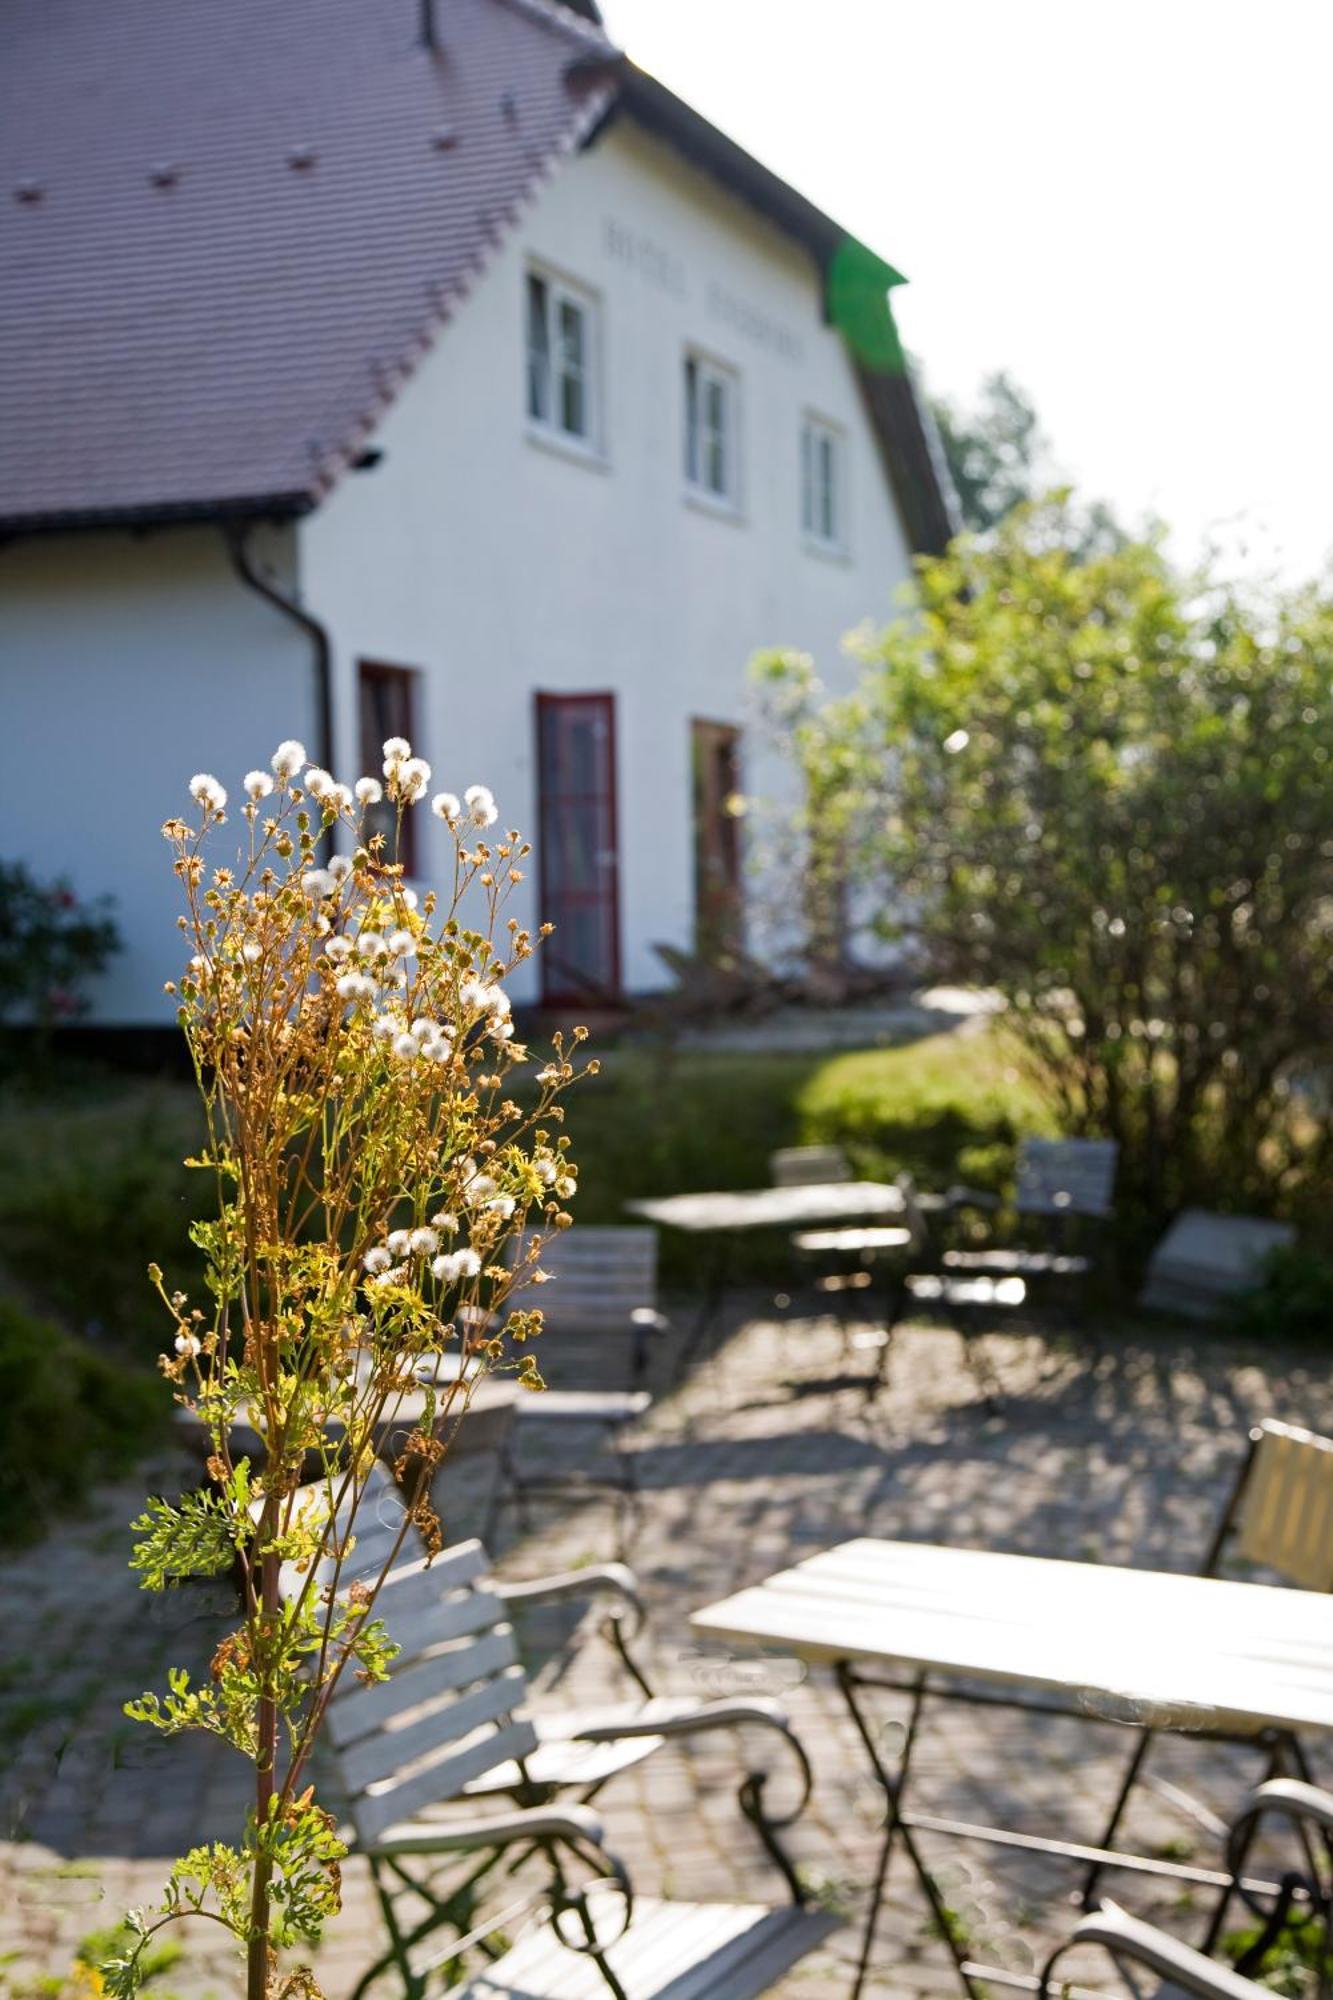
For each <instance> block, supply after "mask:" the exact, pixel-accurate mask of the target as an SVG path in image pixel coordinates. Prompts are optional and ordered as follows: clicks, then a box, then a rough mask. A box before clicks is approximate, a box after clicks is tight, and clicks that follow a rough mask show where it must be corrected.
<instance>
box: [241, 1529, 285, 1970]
mask: <svg viewBox="0 0 1333 2000" xmlns="http://www.w3.org/2000/svg"><path fill="white" fill-rule="evenodd" d="M272 1507H273V1502H272V1500H271V1499H270V1500H269V1502H268V1505H267V1506H266V1507H265V1510H264V1525H263V1527H262V1528H261V1530H260V1533H261V1536H262V1538H263V1540H264V1541H267V1540H269V1539H270V1537H271V1536H272V1534H273V1532H274V1529H273V1525H272V1524H271V1523H270V1521H269V1518H268V1517H269V1514H270V1513H271V1511H272ZM260 1561H261V1565H262V1567H261V1571H260V1615H259V1624H260V1630H261V1633H262V1635H263V1643H264V1645H265V1648H266V1649H267V1645H268V1639H269V1634H270V1633H271V1632H272V1631H273V1629H274V1626H275V1624H276V1622H277V1619H278V1615H279V1605H278V1568H279V1557H278V1555H277V1553H276V1552H270V1553H267V1554H265V1555H264V1556H262V1557H261V1558H260ZM258 1729H259V1749H258V1755H257V1757H256V1759H255V1824H256V1828H257V1832H258V1837H259V1839H260V1841H261V1842H263V1841H264V1840H265V1836H266V1829H267V1826H268V1815H269V1805H270V1801H271V1800H272V1798H273V1793H274V1789H275V1776H276V1773H275V1770H274V1766H275V1763H276V1760H277V1750H278V1708H277V1703H276V1702H275V1700H274V1698H273V1693H272V1689H271V1684H270V1681H269V1673H268V1671H266V1673H265V1692H264V1693H263V1695H262V1696H261V1697H260V1701H259V1714H258ZM272 1872H273V1864H272V1861H271V1860H270V1858H269V1855H268V1853H267V1851H261V1852H260V1853H259V1854H257V1855H256V1856H255V1873H254V1883H253V1889H252V1894H251V1898H250V1946H249V1952H248V1955H247V1961H246V1968H247V1969H246V1982H245V2000H267V1996H268V1988H269V1971H270V1966H271V1952H270V1949H269V1937H268V1926H269V1897H268V1890H269V1881H270V1878H271V1876H272Z"/></svg>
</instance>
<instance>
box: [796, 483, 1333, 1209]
mask: <svg viewBox="0 0 1333 2000" xmlns="http://www.w3.org/2000/svg"><path fill="white" fill-rule="evenodd" d="M1075 529H1076V523H1075V521H1074V519H1073V516H1072V513H1071V509H1070V506H1069V504H1068V502H1067V501H1066V500H1065V499H1063V498H1061V497H1058V496H1057V497H1055V498H1053V499H1052V500H1050V501H1048V502H1046V503H1043V504H1041V505H1038V506H1034V507H1028V508H1020V509H1019V510H1018V511H1017V512H1016V513H1014V514H1012V515H1010V516H1009V517H1008V518H1006V519H1005V520H1004V521H1003V522H1002V523H1001V525H1000V526H999V527H998V528H996V529H995V531H994V532H993V534H992V535H991V536H989V537H988V538H987V539H985V540H984V541H981V540H972V539H968V538H963V539H961V540H959V541H957V542H955V543H954V544H953V545H952V547H951V548H950V549H949V551H948V552H947V553H946V554H945V555H943V556H941V557H940V558H938V559H936V560H930V561H925V562H923V563H922V564H921V565H920V570H919V587H918V598H917V603H916V605H915V607H914V610H913V612H912V614H911V615H910V616H909V617H906V618H904V619H903V620H902V621H900V622H899V623H897V624H895V625H894V626H892V627H891V628H890V630H889V631H888V632H886V633H885V634H884V635H883V637H882V638H881V639H880V640H879V641H878V642H877V643H876V644H875V645H874V646H873V647H872V648H871V649H869V651H868V654H867V663H866V669H865V676H864V679H863V682H862V685H861V687H860V689H859V691H858V693H857V695H856V696H855V697H854V698H851V699H844V700H842V701H841V702H838V703H834V704H832V705H830V706H828V707H825V706H824V705H823V704H822V703H821V700H820V697H819V693H818V689H817V687H816V686H814V685H813V684H812V683H811V680H810V672H809V664H808V662H806V661H804V660H803V659H801V658H799V657H796V658H793V659H792V660H791V662H790V664H789V666H787V667H785V668H784V665H783V662H782V661H781V660H780V659H779V660H774V659H773V658H771V657H770V658H769V659H767V660H765V661H764V662H763V664H762V667H761V670H760V671H761V675H762V678H763V680H764V683H765V684H766V685H767V686H768V687H769V689H770V690H773V689H775V688H776V689H777V691H778V695H777V696H775V697H774V699H777V698H779V697H781V696H782V694H783V690H784V689H786V690H787V691H788V693H790V691H791V690H793V689H794V690H795V692H796V696H797V698H798V701H797V705H798V708H799V709H800V713H798V714H797V716H796V717H795V719H794V721H793V723H792V725H791V726H792V733H793V736H794V739H795V740H797V741H798V742H799V743H800V744H801V745H802V746H803V748H802V752H801V754H802V757H803V759H804V760H807V761H808V759H809V758H810V757H811V756H813V757H814V759H815V761H816V764H817V765H818V766H819V767H820V768H821V769H822V768H824V767H825V766H827V767H828V768H836V769H837V771H838V772H839V773H840V774H842V783H841V796H840V804H839V811H840V813H841V814H842V815H843V816H844V817H846V816H847V815H848V814H850V816H851V819H852V821H853V823H854V826H855V831H856V838H855V841H854V842H852V843H851V845H850V847H849V854H850V858H851V859H852V860H853V861H854V862H855V863H856V864H857V866H858V868H859V871H860V873H861V876H862V879H863V883H873V884H876V885H877V886H878V908H879V925H878V928H879V929H880V930H881V932H882V933H884V934H885V935H887V936H889V937H892V938H894V939H896V940H898V941H899V943H900V944H904V945H906V946H907V947H908V948H909V949H910V951H911V952H912V954H913V955H914V957H915V959H916V962H917V964H918V965H919V966H920V968H921V969H922V970H923V971H924V972H925V973H927V974H928V975H929V976H931V977H934V978H936V979H941V980H947V981H954V982H965V983H968V984H972V985H976V986H981V987H986V988H990V989H993V990H994V991H996V992H997V993H999V994H1000V995H1001V996H1002V997H1003V999H1004V1001H1005V1002H1006V1003H1007V1022H1008V1025H1009V1027H1010V1029H1011V1031H1012V1033H1013V1034H1014V1036H1015V1037H1017V1038H1018V1039H1019V1040H1020V1042H1021V1043H1022V1045H1023V1047H1024V1049H1025V1051H1026V1055H1027V1059H1028V1061H1029V1062H1030V1064H1031V1065H1032V1066H1033V1068H1034V1070H1035V1071H1036V1073H1037V1074H1038V1075H1039V1076H1040V1078H1041V1080H1042V1083H1043V1087H1044V1089H1045V1090H1046V1091H1047V1093H1048V1094H1049V1095H1050V1097H1051V1098H1052V1099H1053V1101H1054V1103H1055V1105H1056V1109H1057V1115H1058V1118H1059V1122H1060V1125H1061V1126H1062V1128H1063V1129H1065V1130H1066V1131H1069V1132H1071V1133H1077V1132H1086V1133H1095V1134H1100V1135H1103V1136H1106V1137H1109V1138H1112V1139H1115V1140H1117V1141H1118V1142H1119V1146H1120V1153H1121V1167H1120V1178H1119V1212H1120V1216H1121V1219H1122V1222H1123V1223H1125V1224H1126V1225H1127V1228H1128V1230H1129V1233H1130V1235H1131V1236H1132V1237H1133V1238H1134V1239H1136V1241H1137V1243H1138V1245H1139V1246H1140V1247H1141V1246H1142V1245H1143V1244H1144V1243H1145V1242H1146V1241H1148V1240H1151V1237H1152V1236H1153V1234H1154V1233H1156V1232H1157V1231H1159V1230H1160V1228H1161V1227H1162V1225H1163V1224H1164V1222H1165V1221H1166V1220H1167V1219H1169V1217H1170V1216H1171V1215H1173V1214H1174V1213H1175V1212H1176V1211H1177V1210H1178V1209H1180V1208H1181V1207H1182V1206H1184V1205H1186V1204H1188V1203H1197V1204H1199V1205H1201V1206H1204V1207H1208V1208H1214V1209H1216V1208H1228V1207H1232V1208H1242V1209H1259V1210H1262V1211H1271V1210H1274V1209H1277V1210H1279V1211H1283V1210H1285V1211H1286V1212H1289V1213H1294V1212H1298V1211H1299V1210H1300V1208H1301V1206H1302V1203H1304V1204H1305V1205H1306V1206H1307V1207H1308V1208H1309V1209H1311V1210H1314V1211H1316V1212H1317V1211H1318V1210H1319V1209H1321V1208H1323V1207H1326V1197H1327V1195H1328V1193H1329V1191H1330V1189H1331V1188H1333V1127H1330V1124H1329V1121H1327V1120H1326V1119H1321V1118H1317V1117H1314V1116H1312V1115H1309V1114H1308V1113H1307V1112H1306V1111H1305V1109H1304V1103H1303V1100H1302V1098H1301V1097H1300V1095H1299V1094H1297V1092H1296V1088H1295V1087H1296V1085H1297V1084H1298V1082H1299V1081H1300V1080H1301V1079H1302V1077H1303V1076H1304V1075H1305V1073H1307V1072H1320V1071H1326V1069H1327V1065H1328V1063H1329V1060H1330V1056H1333V832H1331V831H1330V824H1329V813H1328V799H1329V789H1330V776H1331V775H1333V601H1330V599H1329V598H1328V597H1327V596H1326V595H1324V594H1321V593H1320V592H1319V591H1317V590H1315V589H1313V588H1312V589H1307V590H1295V591H1289V592H1280V591H1277V590H1272V591H1268V592H1266V593H1264V594H1263V595H1262V596H1257V597H1252V596H1249V595H1246V594H1244V593H1242V592H1240V591H1234V590H1228V589H1225V588H1223V587H1222V586H1221V585H1219V584H1217V583H1216V582H1215V581H1213V580H1211V579H1208V578H1202V579H1200V578H1185V577H1181V576H1179V575H1177V574H1176V573H1175V572H1174V571H1173V570H1172V568H1171V566H1170V565H1169V563H1168V562H1167V560H1166V558H1165V556H1164V555H1163V553H1162V550H1161V549H1160V547H1159V546H1158V545H1157V544H1156V543H1155V542H1133V541H1128V540H1122V541H1120V542H1118V543H1116V544H1115V545H1114V546H1106V547H1093V548H1091V549H1090V548H1089V547H1088V545H1087V543H1086V541H1085V540H1080V538H1079V536H1078V535H1077V533H1076V532H1075ZM790 705H791V703H790V700H789V702H788V706H789V707H790ZM807 791H808V792H810V793H811V796H812V798H813V799H814V802H815V810H814V811H813V812H812V813H810V815H809V817H810V818H811V820H812V825H811V829H810V848H811V852H812V853H813V854H815V855H817V854H818V850H819V841H818V823H819V820H820V813H819V810H818V804H819V799H820V797H821V796H822V794H821V793H820V792H819V790H818V788H817V787H816V788H814V789H813V790H812V788H811V787H810V786H809V784H808V783H807Z"/></svg>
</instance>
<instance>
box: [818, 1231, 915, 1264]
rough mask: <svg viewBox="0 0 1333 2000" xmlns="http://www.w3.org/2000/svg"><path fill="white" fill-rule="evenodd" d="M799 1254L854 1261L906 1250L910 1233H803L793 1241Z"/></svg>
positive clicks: (910, 1239)
mask: <svg viewBox="0 0 1333 2000" xmlns="http://www.w3.org/2000/svg"><path fill="white" fill-rule="evenodd" d="M791 1240H792V1242H793V1244H794V1245H795V1247H796V1248H797V1249H798V1250H804V1251H808V1252H809V1253H810V1254H811V1255H812V1256H820V1255H822V1254H825V1253H827V1254H830V1255H832V1256H840V1257H857V1256H860V1255H861V1254H862V1252H863V1251H867V1250H905V1249H906V1248H907V1246H908V1245H909V1244H910V1242H911V1241H912V1232H911V1230H910V1229H890V1228H887V1227H885V1228H874V1229H802V1230H801V1231H800V1232H799V1233H798V1234H797V1235H795V1236H793V1237H792V1239H791Z"/></svg>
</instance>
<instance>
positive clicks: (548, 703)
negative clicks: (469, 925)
mask: <svg viewBox="0 0 1333 2000" xmlns="http://www.w3.org/2000/svg"><path fill="white" fill-rule="evenodd" d="M537 793H538V823H539V827H540V834H541V845H540V848H539V850H538V862H539V865H540V870H541V914H542V921H543V922H544V923H551V924H554V925H555V935H554V937H551V938H548V939H547V940H546V942H545V944H544V945H543V946H542V949H541V968H542V997H543V998H544V999H545V1000H548V1001H561V1002H564V1001H576V1000H581V1001H584V1002H590V1001H591V1002H596V1001H604V1002H605V1001H612V1000H614V999H616V998H617V996H618V995H619V992H620V922H619V911H618V902H619V881H618V877H619V864H618V856H617V848H616V744H615V696H614V695H610V694H539V695H538V696H537Z"/></svg>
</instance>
